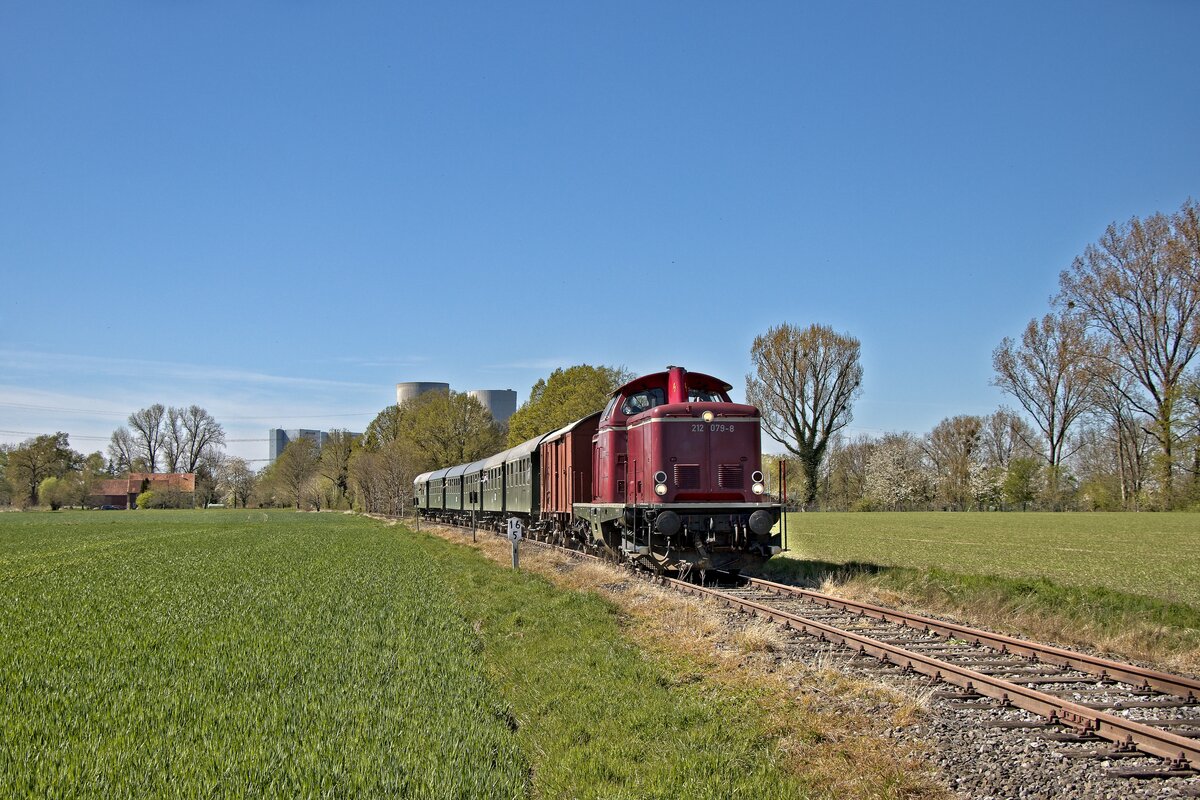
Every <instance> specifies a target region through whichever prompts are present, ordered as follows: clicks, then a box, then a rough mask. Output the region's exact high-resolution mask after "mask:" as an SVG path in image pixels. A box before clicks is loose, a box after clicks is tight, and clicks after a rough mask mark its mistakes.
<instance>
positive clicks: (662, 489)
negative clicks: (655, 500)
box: [654, 483, 667, 497]
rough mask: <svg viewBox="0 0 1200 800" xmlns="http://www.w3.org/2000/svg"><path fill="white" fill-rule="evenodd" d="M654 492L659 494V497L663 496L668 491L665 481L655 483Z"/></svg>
mask: <svg viewBox="0 0 1200 800" xmlns="http://www.w3.org/2000/svg"><path fill="white" fill-rule="evenodd" d="M654 493H655V494H656V495H658V496H659V497H662V496H663V495H664V494H666V493H667V485H666V484H665V483H656V484H654Z"/></svg>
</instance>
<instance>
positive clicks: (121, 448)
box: [108, 425, 138, 473]
mask: <svg viewBox="0 0 1200 800" xmlns="http://www.w3.org/2000/svg"><path fill="white" fill-rule="evenodd" d="M137 457H138V456H137V443H136V442H134V440H133V435H132V434H130V433H129V429H128V428H126V427H125V426H124V425H122V426H121V427H119V428H117V429H116V430H115V431H113V434H112V438H111V439H109V442H108V459H109V462H110V463H111V464H112V469H113V472H118V473H119V472H134V471H135V470H134V468H133V467H134V463H133V462H134V459H136V458H137Z"/></svg>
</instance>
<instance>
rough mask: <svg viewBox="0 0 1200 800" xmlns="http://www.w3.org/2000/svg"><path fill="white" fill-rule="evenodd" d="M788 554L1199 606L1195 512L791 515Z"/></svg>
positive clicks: (1199, 539)
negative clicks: (1042, 583)
mask: <svg viewBox="0 0 1200 800" xmlns="http://www.w3.org/2000/svg"><path fill="white" fill-rule="evenodd" d="M788 529H789V534H788V535H789V546H790V551H791V552H790V553H789V554H788V555H789V556H790V557H792V558H799V559H809V560H818V561H825V562H833V563H836V564H841V563H846V562H852V561H853V562H859V563H862V564H872V565H878V566H881V567H917V568H925V567H935V568H939V569H944V570H949V571H952V572H956V573H965V574H976V575H994V576H998V577H1002V578H1045V579H1048V580H1050V581H1052V582H1054V583H1058V584H1062V585H1065V586H1076V587H1104V588H1106V589H1110V590H1114V591H1119V592H1126V593H1130V594H1138V595H1146V596H1150V597H1154V598H1157V599H1159V600H1163V601H1167V602H1175V603H1186V604H1190V605H1194V606H1197V607H1200V580H1198V579H1197V578H1198V576H1200V515H1198V514H1051V513H1005V514H998V513H993V514H983V513H922V512H911V513H909V512H903V513H845V514H836V513H817V514H789V515H788Z"/></svg>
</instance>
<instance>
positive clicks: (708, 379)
mask: <svg viewBox="0 0 1200 800" xmlns="http://www.w3.org/2000/svg"><path fill="white" fill-rule="evenodd" d="M670 375H671V373H669V372H652V373H650V374H649V375H643V376H642V377H640V378H635V379H634V380H631V381H630V382H629V383H627V384H625V385H624V386H622V387H620V388H618V389H617V390H616V391H615V392H613V396H616V395H627V394H632V393H633V392H638V391H641V390H642V389H649V388H653V387H655V386H665V385H666V384H667V380H668V379H669V377H670ZM687 385H688V388H693V389H715V390H717V391H721V392H728V391H730V390H731V389H733V387H732V386H731V385H729V384H728V383H726V382H725V381H723V380H721V379H720V378H714V377H713V376H712V375H705V374H704V373H703V372H689V373H687Z"/></svg>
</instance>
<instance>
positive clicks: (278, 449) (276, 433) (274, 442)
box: [267, 428, 362, 463]
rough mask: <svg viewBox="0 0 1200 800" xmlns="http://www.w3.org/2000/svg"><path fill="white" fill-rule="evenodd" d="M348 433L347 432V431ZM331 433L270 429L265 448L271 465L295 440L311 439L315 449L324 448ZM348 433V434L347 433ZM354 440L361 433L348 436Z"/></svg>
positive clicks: (306, 429) (297, 429) (300, 429)
mask: <svg viewBox="0 0 1200 800" xmlns="http://www.w3.org/2000/svg"><path fill="white" fill-rule="evenodd" d="M347 432H348V431H347ZM330 433H332V431H317V430H310V429H308V428H293V429H291V430H283V429H282V428H272V429H271V430H270V431H268V432H267V446H268V450H269V451H270V452H269V454H268V455H269V457H270V459H271V463H275V459H277V458H279V456H280V455H281V454H282V453H283V451H284V448H286V447H287V446H288V445H289V444H291V443H292V442H294V441H296V440H297V439H301V438H303V439H311V440H312V441H313V442H314V443H315V444H316V445H317V447H324V446H325V443H326V442H327V441H329V434H330ZM348 433H349V432H348ZM350 435H351V436H352V437H354V438H355V439H358V438H360V437H361V436H362V434H361V433H351V434H350Z"/></svg>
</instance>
